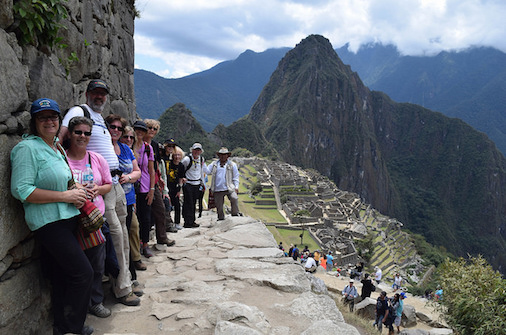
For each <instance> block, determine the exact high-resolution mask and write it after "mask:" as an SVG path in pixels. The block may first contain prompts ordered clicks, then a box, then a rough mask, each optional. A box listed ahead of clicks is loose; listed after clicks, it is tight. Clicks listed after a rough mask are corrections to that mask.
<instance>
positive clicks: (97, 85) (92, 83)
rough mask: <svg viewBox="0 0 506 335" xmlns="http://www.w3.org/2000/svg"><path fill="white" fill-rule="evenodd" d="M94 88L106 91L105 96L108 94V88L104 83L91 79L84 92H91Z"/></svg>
mask: <svg viewBox="0 0 506 335" xmlns="http://www.w3.org/2000/svg"><path fill="white" fill-rule="evenodd" d="M96 88H103V89H104V90H106V91H107V94H109V87H107V84H106V83H105V81H103V80H101V79H92V80H91V81H90V82H89V83H88V88H87V89H86V92H89V91H93V90H94V89H96Z"/></svg>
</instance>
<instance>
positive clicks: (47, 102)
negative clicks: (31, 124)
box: [30, 98, 60, 115]
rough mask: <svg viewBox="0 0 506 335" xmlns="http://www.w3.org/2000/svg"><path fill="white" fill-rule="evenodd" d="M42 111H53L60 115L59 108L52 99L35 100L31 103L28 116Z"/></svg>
mask: <svg viewBox="0 0 506 335" xmlns="http://www.w3.org/2000/svg"><path fill="white" fill-rule="evenodd" d="M42 111H55V112H56V113H58V114H60V107H59V106H58V103H57V102H56V101H54V100H53V99H48V98H41V99H37V100H35V101H34V102H33V103H32V108H31V109H30V114H32V115H33V114H35V113H38V112H42Z"/></svg>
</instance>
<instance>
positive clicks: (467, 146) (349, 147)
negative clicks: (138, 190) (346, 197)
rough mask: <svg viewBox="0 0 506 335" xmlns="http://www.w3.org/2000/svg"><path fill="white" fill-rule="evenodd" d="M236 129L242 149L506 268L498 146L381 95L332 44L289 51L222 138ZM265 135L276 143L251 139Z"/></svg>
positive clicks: (317, 41) (308, 42)
mask: <svg viewBox="0 0 506 335" xmlns="http://www.w3.org/2000/svg"><path fill="white" fill-rule="evenodd" d="M254 128H258V129H254ZM227 129H231V130H233V131H236V132H237V130H238V129H243V132H242V133H241V134H242V136H240V137H239V138H237V137H235V136H234V137H233V139H234V142H233V143H234V146H242V147H245V148H247V149H249V150H251V151H253V152H258V150H259V149H258V148H262V147H267V146H269V147H270V148H272V150H273V152H275V153H276V154H277V155H278V156H279V157H280V158H281V159H282V160H284V161H286V162H288V163H290V164H294V165H298V166H301V167H305V168H314V169H316V170H318V171H320V172H321V173H323V174H325V175H327V176H330V177H331V178H332V179H333V180H334V181H335V182H336V184H337V186H338V187H339V188H341V189H344V190H349V191H353V192H356V193H358V194H360V196H361V197H363V198H364V199H365V201H367V202H369V203H371V204H372V205H373V206H374V207H375V208H377V209H379V210H380V211H382V212H384V213H385V214H387V215H389V216H392V217H396V218H398V219H399V220H401V221H402V222H403V223H405V225H406V227H407V228H408V229H410V230H412V231H413V232H416V233H421V234H423V235H424V236H425V237H426V238H427V239H428V241H429V242H431V243H433V244H436V245H441V246H444V247H446V248H447V249H448V250H450V251H452V252H453V253H456V254H459V255H465V254H466V253H472V254H477V253H481V254H483V255H485V256H486V257H487V258H488V259H489V261H490V262H491V263H492V264H493V265H494V266H496V267H498V268H503V267H504V266H505V265H506V240H505V237H506V230H505V229H506V220H505V219H506V208H505V206H506V201H505V200H506V196H505V192H506V188H505V186H506V159H505V158H504V156H503V155H502V154H501V153H500V152H499V151H498V150H497V149H496V147H495V145H494V143H493V142H492V141H490V140H489V139H488V138H487V136H485V135H484V134H482V133H480V132H478V131H476V130H474V129H473V128H472V127H470V126H469V125H467V124H465V123H464V122H462V121H460V120H458V119H451V118H448V117H445V116H444V115H442V114H441V113H437V112H432V111H430V110H428V109H425V108H423V107H420V106H417V105H413V104H408V103H396V102H394V101H393V100H391V99H390V98H389V97H388V96H387V95H386V94H384V93H381V92H371V91H370V90H369V89H368V88H367V87H366V86H365V85H364V84H363V83H362V81H361V80H360V78H359V76H358V74H357V73H355V72H353V71H352V70H351V69H350V67H349V66H347V65H345V64H344V63H343V62H342V61H341V60H340V58H339V57H338V55H337V54H336V52H335V50H334V49H332V46H331V44H330V43H329V41H328V40H327V39H325V38H324V37H322V36H317V35H312V36H309V37H308V38H306V39H304V40H303V41H302V42H301V43H299V44H298V45H297V46H296V47H295V48H294V49H292V50H291V51H290V52H288V53H287V55H286V56H285V57H284V58H283V59H282V60H281V61H280V63H279V66H278V68H277V69H276V70H275V71H274V73H273V75H272V76H271V79H270V81H269V83H268V84H267V85H266V86H265V87H264V89H263V90H262V93H261V94H260V96H259V98H258V100H257V101H256V103H255V104H254V105H253V107H252V109H251V112H250V114H249V115H248V116H247V117H245V118H243V119H241V120H239V121H237V122H235V123H233V124H232V125H231V126H230V127H220V130H219V131H218V132H217V133H221V137H220V138H221V139H226V138H227ZM248 129H250V131H246V130H248ZM258 132H260V134H261V135H262V136H263V138H264V139H265V140H266V141H267V143H266V144H260V145H259V144H258V143H257V141H252V140H251V139H252V138H260V137H258V135H254V136H253V135H252V134H253V133H254V134H257V133H258ZM215 135H216V132H215ZM228 138H229V139H230V138H232V137H231V136H228ZM224 143H225V144H226V143H227V142H226V141H224Z"/></svg>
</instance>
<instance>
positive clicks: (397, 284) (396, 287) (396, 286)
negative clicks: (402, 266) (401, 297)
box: [392, 273, 402, 292]
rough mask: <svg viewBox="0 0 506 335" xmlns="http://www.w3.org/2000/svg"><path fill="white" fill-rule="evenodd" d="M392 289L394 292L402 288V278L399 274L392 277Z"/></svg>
mask: <svg viewBox="0 0 506 335" xmlns="http://www.w3.org/2000/svg"><path fill="white" fill-rule="evenodd" d="M392 288H393V289H394V292H395V291H397V290H399V289H401V288H402V277H401V275H400V274H399V273H396V274H395V276H394V283H393V284H392Z"/></svg>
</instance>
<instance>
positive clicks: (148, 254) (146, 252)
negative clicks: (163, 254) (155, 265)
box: [142, 245, 154, 258]
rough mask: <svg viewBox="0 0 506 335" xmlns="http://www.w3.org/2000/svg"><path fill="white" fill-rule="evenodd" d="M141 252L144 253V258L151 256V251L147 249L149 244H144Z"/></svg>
mask: <svg viewBox="0 0 506 335" xmlns="http://www.w3.org/2000/svg"><path fill="white" fill-rule="evenodd" d="M142 254H143V255H144V257H146V258H149V257H153V256H154V255H153V252H151V249H149V246H147V245H146V246H144V247H143V248H142Z"/></svg>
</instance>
